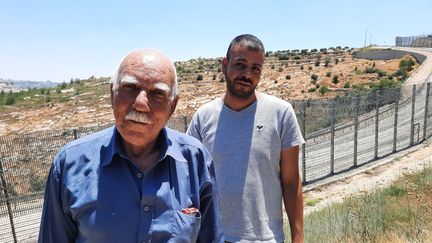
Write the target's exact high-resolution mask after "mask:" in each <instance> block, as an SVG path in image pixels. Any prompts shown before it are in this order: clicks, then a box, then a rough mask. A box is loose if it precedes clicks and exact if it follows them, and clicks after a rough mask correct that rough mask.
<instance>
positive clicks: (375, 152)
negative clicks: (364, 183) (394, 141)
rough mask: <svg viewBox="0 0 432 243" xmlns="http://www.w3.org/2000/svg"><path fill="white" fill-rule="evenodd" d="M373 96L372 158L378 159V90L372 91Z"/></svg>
mask: <svg viewBox="0 0 432 243" xmlns="http://www.w3.org/2000/svg"><path fill="white" fill-rule="evenodd" d="M374 96H375V149H374V160H376V159H378V135H379V134H378V133H379V104H380V103H379V102H380V95H379V90H377V91H376V92H375V93H374Z"/></svg>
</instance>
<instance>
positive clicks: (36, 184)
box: [29, 174, 45, 192]
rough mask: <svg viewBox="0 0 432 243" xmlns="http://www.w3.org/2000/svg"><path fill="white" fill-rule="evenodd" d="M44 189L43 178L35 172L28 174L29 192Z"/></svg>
mask: <svg viewBox="0 0 432 243" xmlns="http://www.w3.org/2000/svg"><path fill="white" fill-rule="evenodd" d="M44 189H45V179H44V178H40V177H38V176H36V175H35V174H31V175H30V188H29V191H31V192H41V191H43V190H44Z"/></svg>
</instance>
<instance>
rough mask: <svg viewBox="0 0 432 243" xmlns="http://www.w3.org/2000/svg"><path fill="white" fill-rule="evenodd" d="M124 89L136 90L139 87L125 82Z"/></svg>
mask: <svg viewBox="0 0 432 243" xmlns="http://www.w3.org/2000/svg"><path fill="white" fill-rule="evenodd" d="M122 89H124V90H128V91H132V90H136V89H137V88H136V86H135V85H133V84H125V85H123V86H122Z"/></svg>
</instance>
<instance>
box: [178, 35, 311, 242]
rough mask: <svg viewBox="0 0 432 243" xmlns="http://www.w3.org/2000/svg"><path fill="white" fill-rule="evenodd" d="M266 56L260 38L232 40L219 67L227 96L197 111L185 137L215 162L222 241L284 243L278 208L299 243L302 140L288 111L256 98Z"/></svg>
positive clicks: (266, 98)
mask: <svg viewBox="0 0 432 243" xmlns="http://www.w3.org/2000/svg"><path fill="white" fill-rule="evenodd" d="M264 56H265V55H264V46H263V44H262V42H261V41H260V40H259V39H258V38H257V37H255V36H253V35H249V34H247V35H240V36H237V37H236V38H234V40H233V41H232V42H231V44H230V45H229V47H228V51H227V54H226V57H225V58H224V59H223V62H222V71H223V73H224V75H225V79H226V87H227V90H226V92H225V95H224V96H223V97H221V98H218V99H216V100H214V101H211V102H210V103H208V104H205V105H204V106H203V107H201V108H199V109H198V111H197V112H196V113H195V114H194V116H193V118H192V121H191V124H190V125H189V128H188V131H187V133H188V134H190V135H192V136H194V137H196V138H198V139H199V140H200V141H201V142H202V143H203V144H204V145H205V146H206V147H207V149H208V150H209V151H210V153H211V154H212V156H213V160H214V165H215V172H216V179H217V183H218V188H219V190H218V191H219V198H220V202H221V204H220V205H221V211H222V225H223V229H224V237H225V240H226V241H228V242H283V241H284V234H283V215H282V200H283V202H284V205H285V209H286V212H287V215H288V219H289V223H290V228H291V237H292V240H293V242H302V241H303V238H304V237H303V194H302V185H301V179H300V175H299V167H298V155H299V145H301V144H302V143H304V139H303V137H302V135H301V132H300V129H299V126H298V124H297V120H296V117H295V114H294V110H293V108H292V106H291V104H289V103H288V102H286V101H283V100H281V99H279V98H276V97H273V96H270V95H267V94H264V93H260V92H258V91H256V86H257V84H258V82H259V81H260V78H261V71H262V69H263V64H264Z"/></svg>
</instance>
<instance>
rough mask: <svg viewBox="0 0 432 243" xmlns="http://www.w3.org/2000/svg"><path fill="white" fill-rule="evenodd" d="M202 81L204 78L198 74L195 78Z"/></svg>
mask: <svg viewBox="0 0 432 243" xmlns="http://www.w3.org/2000/svg"><path fill="white" fill-rule="evenodd" d="M203 79H204V77H203V76H202V75H201V74H198V76H197V77H196V80H197V81H200V80H203Z"/></svg>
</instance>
